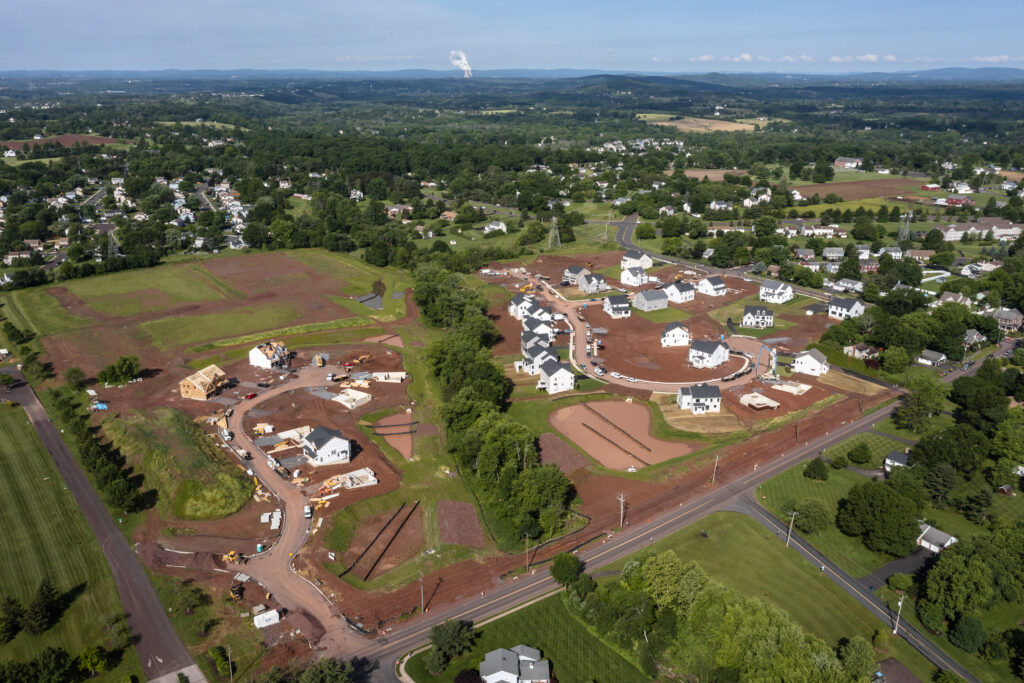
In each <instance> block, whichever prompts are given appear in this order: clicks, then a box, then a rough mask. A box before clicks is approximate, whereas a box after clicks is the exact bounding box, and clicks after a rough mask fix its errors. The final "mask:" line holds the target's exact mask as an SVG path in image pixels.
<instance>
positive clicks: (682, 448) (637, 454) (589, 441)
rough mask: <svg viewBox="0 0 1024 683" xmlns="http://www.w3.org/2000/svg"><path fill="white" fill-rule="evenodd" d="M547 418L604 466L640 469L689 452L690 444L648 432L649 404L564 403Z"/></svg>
mask: <svg viewBox="0 0 1024 683" xmlns="http://www.w3.org/2000/svg"><path fill="white" fill-rule="evenodd" d="M548 421H549V422H550V423H551V426H553V427H554V428H555V429H557V430H558V431H560V432H562V433H563V434H565V435H566V436H567V437H568V438H569V439H570V440H571V441H572V442H573V443H575V444H576V445H578V446H579V447H580V448H582V449H583V450H585V451H586V452H587V453H588V454H589V455H590V457H592V458H594V459H595V460H597V461H598V462H599V463H601V464H602V465H604V466H605V467H608V468H611V469H616V470H625V469H627V468H630V467H633V468H636V469H640V468H642V467H647V466H649V465H654V464H657V463H660V462H665V461H666V460H671V459H673V458H678V457H680V456H682V455H686V454H687V453H690V452H691V451H693V449H694V445H693V444H688V443H686V442H682V441H662V440H661V439H656V438H654V437H653V436H651V413H650V408H648V407H647V405H646V404H643V403H632V402H626V401H594V402H591V403H580V404H577V405H574V406H567V407H565V408H561V409H559V410H556V411H555V412H553V413H551V415H550V416H549V417H548Z"/></svg>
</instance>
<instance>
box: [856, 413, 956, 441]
mask: <svg viewBox="0 0 1024 683" xmlns="http://www.w3.org/2000/svg"><path fill="white" fill-rule="evenodd" d="M952 426H953V418H952V417H950V416H949V415H936V416H935V417H933V418H932V419H931V421H930V425H929V427H928V429H927V430H926V431H924V432H922V433H921V434H916V433H914V432H911V431H909V430H906V429H901V428H899V427H897V426H896V423H895V422H893V419H892V418H891V417H887V418H885V419H884V420H882V421H880V422H876V423H875V425H874V427H873V429H874V430H875V431H879V432H882V433H883V434H891V435H892V436H899V437H902V438H904V439H911V440H913V441H920V440H921V438H922V437H924V436H925V435H926V434H930V433H932V432H937V431H939V430H942V429H946V428H947V427H952Z"/></svg>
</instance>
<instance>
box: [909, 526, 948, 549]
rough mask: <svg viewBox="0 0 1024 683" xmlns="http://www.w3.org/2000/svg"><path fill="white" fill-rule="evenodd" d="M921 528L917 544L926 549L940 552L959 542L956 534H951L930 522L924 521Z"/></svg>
mask: <svg viewBox="0 0 1024 683" xmlns="http://www.w3.org/2000/svg"><path fill="white" fill-rule="evenodd" d="M920 528H921V535H920V536H918V537H917V544H918V545H919V546H921V547H922V548H924V549H925V550H930V551H932V552H933V553H939V552H942V551H943V550H945V549H946V548H948V547H949V546H951V545H953V544H954V543H956V542H957V538H956V536H951V535H949V534H947V533H946V532H945V531H940V530H939V529H936V528H935V527H933V526H930V525H928V524H924V523H922V524H921V525H920Z"/></svg>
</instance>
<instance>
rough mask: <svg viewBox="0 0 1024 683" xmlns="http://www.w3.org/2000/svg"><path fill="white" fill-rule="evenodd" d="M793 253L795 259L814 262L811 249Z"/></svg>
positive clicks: (796, 250) (797, 250)
mask: <svg viewBox="0 0 1024 683" xmlns="http://www.w3.org/2000/svg"><path fill="white" fill-rule="evenodd" d="M793 253H794V254H796V257H797V258H798V259H800V260H801V261H813V260H814V250H813V249H794V250H793Z"/></svg>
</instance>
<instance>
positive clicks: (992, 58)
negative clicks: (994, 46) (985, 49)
mask: <svg viewBox="0 0 1024 683" xmlns="http://www.w3.org/2000/svg"><path fill="white" fill-rule="evenodd" d="M971 60H972V61H975V62H986V63H988V64H992V63H995V62H1008V61H1010V56H1009V55H986V56H984V57H971Z"/></svg>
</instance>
